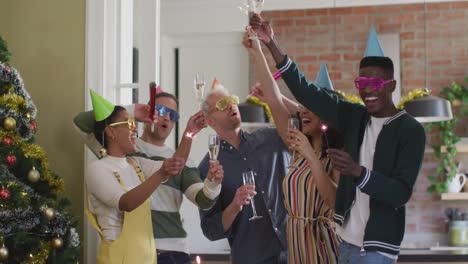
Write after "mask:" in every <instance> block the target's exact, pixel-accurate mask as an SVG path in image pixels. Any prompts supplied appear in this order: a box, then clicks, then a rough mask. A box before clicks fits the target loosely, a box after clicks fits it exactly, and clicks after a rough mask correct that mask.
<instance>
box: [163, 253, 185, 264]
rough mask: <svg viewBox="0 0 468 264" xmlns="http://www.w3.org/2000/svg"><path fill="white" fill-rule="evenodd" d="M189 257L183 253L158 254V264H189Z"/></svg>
mask: <svg viewBox="0 0 468 264" xmlns="http://www.w3.org/2000/svg"><path fill="white" fill-rule="evenodd" d="M191 263H192V262H191V260H190V256H189V255H188V254H186V253H184V252H178V251H168V252H164V253H158V264H191Z"/></svg>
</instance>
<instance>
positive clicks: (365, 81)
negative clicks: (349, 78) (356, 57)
mask: <svg viewBox="0 0 468 264" xmlns="http://www.w3.org/2000/svg"><path fill="white" fill-rule="evenodd" d="M390 82H393V80H384V79H382V78H373V77H357V78H356V79H355V80H354V85H355V86H356V88H357V89H358V90H362V89H366V87H367V86H370V87H371V89H372V90H375V91H379V90H382V89H383V87H384V85H385V84H387V83H390Z"/></svg>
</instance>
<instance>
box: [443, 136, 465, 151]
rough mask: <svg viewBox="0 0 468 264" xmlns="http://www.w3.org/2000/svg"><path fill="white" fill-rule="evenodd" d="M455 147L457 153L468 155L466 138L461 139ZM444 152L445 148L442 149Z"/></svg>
mask: <svg viewBox="0 0 468 264" xmlns="http://www.w3.org/2000/svg"><path fill="white" fill-rule="evenodd" d="M455 146H456V147H457V153H468V138H466V137H465V138H461V139H460V141H459V142H458V143H457V144H456V145H455ZM446 151H447V150H446V149H445V147H442V152H446Z"/></svg>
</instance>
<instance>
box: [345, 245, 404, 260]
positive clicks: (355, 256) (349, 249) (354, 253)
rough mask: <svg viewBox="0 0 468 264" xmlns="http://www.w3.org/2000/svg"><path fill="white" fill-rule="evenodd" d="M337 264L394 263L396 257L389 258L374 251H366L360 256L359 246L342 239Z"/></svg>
mask: <svg viewBox="0 0 468 264" xmlns="http://www.w3.org/2000/svg"><path fill="white" fill-rule="evenodd" d="M339 252H340V255H339V257H338V264H348V263H351V264H395V263H396V259H391V258H389V257H387V256H384V255H382V254H380V253H378V252H376V251H366V254H365V255H364V256H361V248H360V247H357V246H355V245H352V244H349V243H348V242H345V241H342V242H341V243H340V249H339Z"/></svg>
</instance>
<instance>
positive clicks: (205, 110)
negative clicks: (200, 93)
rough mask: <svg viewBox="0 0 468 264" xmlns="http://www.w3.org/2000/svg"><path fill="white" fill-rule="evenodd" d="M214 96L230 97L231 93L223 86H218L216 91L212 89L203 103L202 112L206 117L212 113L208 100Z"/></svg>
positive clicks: (215, 88)
mask: <svg viewBox="0 0 468 264" xmlns="http://www.w3.org/2000/svg"><path fill="white" fill-rule="evenodd" d="M214 94H224V95H229V91H228V90H227V89H226V88H225V87H224V86H222V85H220V84H219V85H216V86H215V87H214V89H211V90H210V91H209V92H208V94H207V95H206V96H205V98H204V99H203V101H202V106H201V108H202V111H203V113H204V114H205V115H208V114H209V113H210V109H211V106H212V105H210V104H209V103H208V98H210V97H211V96H212V95H214Z"/></svg>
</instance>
